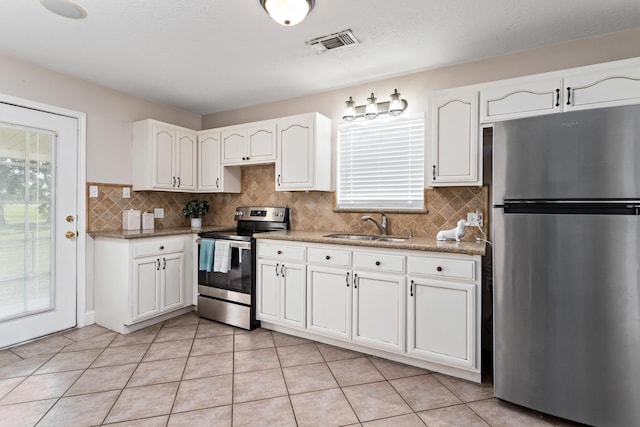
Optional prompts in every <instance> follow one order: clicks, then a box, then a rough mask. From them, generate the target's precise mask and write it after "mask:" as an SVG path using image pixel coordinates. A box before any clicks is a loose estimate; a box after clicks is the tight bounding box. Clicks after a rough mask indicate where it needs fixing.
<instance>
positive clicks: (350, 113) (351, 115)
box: [342, 97, 356, 122]
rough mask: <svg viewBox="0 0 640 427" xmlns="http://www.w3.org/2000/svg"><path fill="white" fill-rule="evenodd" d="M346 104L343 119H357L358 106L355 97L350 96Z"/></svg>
mask: <svg viewBox="0 0 640 427" xmlns="http://www.w3.org/2000/svg"><path fill="white" fill-rule="evenodd" d="M344 105H345V107H344V115H343V116H342V120H346V121H347V122H350V121H352V120H355V118H356V107H355V102H353V98H352V97H349V99H348V100H346V101H345V103H344Z"/></svg>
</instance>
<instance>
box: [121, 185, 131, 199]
mask: <svg viewBox="0 0 640 427" xmlns="http://www.w3.org/2000/svg"><path fill="white" fill-rule="evenodd" d="M122 198H123V199H130V198H131V189H130V188H129V187H122Z"/></svg>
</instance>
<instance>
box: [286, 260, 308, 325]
mask: <svg viewBox="0 0 640 427" xmlns="http://www.w3.org/2000/svg"><path fill="white" fill-rule="evenodd" d="M280 279H281V292H280V295H281V299H280V307H281V310H280V311H281V312H280V321H281V322H282V323H283V324H286V325H289V326H295V327H298V328H304V327H305V323H306V322H305V321H306V318H305V313H306V298H307V292H306V282H307V280H306V279H307V275H306V267H305V266H304V265H303V264H291V263H285V264H282V266H281V268H280Z"/></svg>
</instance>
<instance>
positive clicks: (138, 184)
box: [132, 119, 198, 191]
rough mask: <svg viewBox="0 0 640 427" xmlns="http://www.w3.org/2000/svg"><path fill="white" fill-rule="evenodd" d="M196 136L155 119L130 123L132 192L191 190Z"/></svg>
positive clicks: (190, 131) (194, 185)
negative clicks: (131, 138)
mask: <svg viewBox="0 0 640 427" xmlns="http://www.w3.org/2000/svg"><path fill="white" fill-rule="evenodd" d="M197 140H198V134H197V132H195V131H192V130H190V129H186V128H181V127H178V126H173V125H169V124H166V123H162V122H158V121H156V120H151V119H148V120H142V121H139V122H135V123H134V124H133V151H132V154H133V189H134V190H136V191H141V190H168V191H193V190H196V188H197V182H196V177H197V173H196V170H197V162H196V161H197V151H198V147H197Z"/></svg>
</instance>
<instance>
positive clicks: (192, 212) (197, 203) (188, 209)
mask: <svg viewBox="0 0 640 427" xmlns="http://www.w3.org/2000/svg"><path fill="white" fill-rule="evenodd" d="M207 212H209V202H207V201H206V200H190V201H188V202H187V203H186V204H185V205H184V207H183V208H182V213H183V214H184V216H185V218H191V217H193V218H191V228H201V227H202V217H203V216H204V214H206V213H207Z"/></svg>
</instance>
